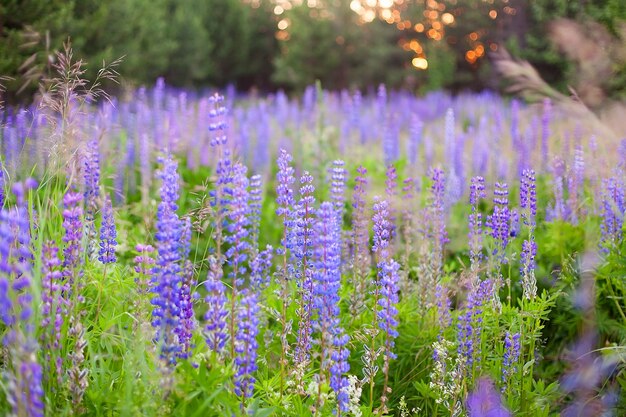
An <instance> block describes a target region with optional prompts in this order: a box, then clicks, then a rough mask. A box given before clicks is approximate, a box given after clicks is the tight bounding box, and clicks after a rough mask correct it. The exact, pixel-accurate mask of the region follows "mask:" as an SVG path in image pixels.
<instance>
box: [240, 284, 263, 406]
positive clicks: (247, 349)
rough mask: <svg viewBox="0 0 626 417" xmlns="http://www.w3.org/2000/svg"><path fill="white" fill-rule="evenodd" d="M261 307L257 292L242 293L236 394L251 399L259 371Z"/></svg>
mask: <svg viewBox="0 0 626 417" xmlns="http://www.w3.org/2000/svg"><path fill="white" fill-rule="evenodd" d="M258 316H259V305H258V295H257V293H256V292H254V291H251V290H250V289H246V290H244V291H243V292H242V298H241V302H240V305H239V312H238V315H237V319H238V322H239V326H238V329H237V334H236V335H235V394H236V395H239V396H242V397H245V398H250V397H252V394H253V390H254V382H255V378H254V376H253V373H254V372H255V371H256V369H257V365H256V357H257V349H258V347H259V345H258V343H257V340H256V337H257V335H258V333H259V317H258Z"/></svg>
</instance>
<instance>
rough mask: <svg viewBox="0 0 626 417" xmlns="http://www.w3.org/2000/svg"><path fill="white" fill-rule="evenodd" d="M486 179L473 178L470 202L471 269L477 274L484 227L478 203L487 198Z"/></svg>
mask: <svg viewBox="0 0 626 417" xmlns="http://www.w3.org/2000/svg"><path fill="white" fill-rule="evenodd" d="M485 197H486V194H485V179H484V178H483V177H481V176H476V177H473V178H472V183H471V185H470V197H469V202H470V205H471V210H472V212H471V213H470V215H469V218H468V224H469V234H468V237H469V242H470V261H471V269H472V271H474V272H475V273H476V271H477V270H478V267H479V263H480V260H481V258H482V245H483V242H482V237H483V225H482V214H481V213H480V212H479V211H478V202H479V200H480V199H481V198H485Z"/></svg>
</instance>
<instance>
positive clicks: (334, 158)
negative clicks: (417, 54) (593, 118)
mask: <svg viewBox="0 0 626 417" xmlns="http://www.w3.org/2000/svg"><path fill="white" fill-rule="evenodd" d="M76 79H77V78H76ZM72 80H75V79H74V78H72V77H71V76H70V77H69V78H66V79H64V80H63V79H61V80H60V81H59V82H58V83H57V84H55V88H53V89H50V90H48V92H47V95H44V96H43V97H42V99H41V100H39V101H37V102H35V104H33V105H32V106H30V107H27V108H21V109H15V108H6V109H4V114H3V120H4V122H3V126H2V142H1V151H2V152H1V161H2V174H3V175H2V188H1V190H2V191H3V193H2V202H1V204H2V207H3V208H2V211H1V212H0V239H1V240H2V243H1V244H0V259H1V262H0V319H1V320H0V332H1V333H2V337H3V341H4V343H3V349H2V355H1V358H0V363H1V364H2V372H3V378H2V388H3V389H2V393H3V394H2V396H1V397H0V409H1V410H2V414H3V415H11V416H18V417H27V416H28V417H31V416H34V417H36V416H44V415H45V416H170V415H171V416H246V415H252V416H309V415H310V416H331V415H336V416H363V417H367V416H383V415H389V416H391V415H393V416H451V417H452V416H471V417H479V416H481V417H487V416H489V417H495V416H537V417H540V416H546V417H548V416H558V415H561V416H620V415H625V414H626V403H625V402H624V399H623V396H622V395H620V393H621V391H622V390H623V389H624V388H626V374H625V372H624V354H625V351H624V345H625V340H626V337H625V336H626V315H625V311H626V302H625V301H624V296H625V294H626V282H625V281H624V276H625V274H626V262H624V258H623V256H622V252H623V250H624V249H625V248H624V242H623V223H624V213H625V211H626V200H625V195H624V187H625V183H624V181H625V177H624V175H625V170H626V142H621V141H620V140H619V138H616V137H614V136H612V135H609V134H607V132H606V131H604V130H601V129H597V126H596V125H595V124H593V123H587V122H586V121H585V119H584V118H581V117H573V116H572V115H571V114H570V113H568V112H567V109H566V108H565V107H563V106H560V105H559V103H558V102H552V101H551V100H550V99H544V100H543V101H540V102H538V103H534V104H527V103H524V102H522V101H520V100H518V99H515V98H510V97H502V96H500V95H498V94H496V93H491V92H484V93H480V94H473V93H472V94H470V93H467V94H460V95H457V96H451V95H449V94H448V93H444V92H434V93H429V94H428V95H426V96H416V95H414V94H412V93H410V92H404V91H387V90H386V89H385V87H384V86H383V85H381V86H380V87H378V89H376V90H374V91H370V92H369V93H360V92H348V91H338V92H334V91H326V90H323V89H322V88H321V87H320V86H319V85H318V86H312V87H309V88H307V89H306V91H305V92H304V94H303V95H302V96H294V97H290V96H287V95H286V94H284V93H281V92H279V93H276V94H271V95H267V96H254V95H251V96H241V95H237V94H236V93H235V92H234V91H227V92H226V93H225V95H221V94H220V93H215V92H207V93H206V94H200V93H192V92H186V91H182V90H176V89H173V88H169V87H167V86H166V85H164V83H163V82H159V83H157V85H156V86H154V87H152V88H140V89H137V90H134V91H132V92H130V93H129V94H127V95H126V96H125V97H121V98H119V99H115V98H113V99H110V100H101V101H99V102H92V101H91V100H89V95H88V94H85V92H84V91H85V90H84V89H83V87H84V86H83V85H79V84H76V83H72V82H70V81H72Z"/></svg>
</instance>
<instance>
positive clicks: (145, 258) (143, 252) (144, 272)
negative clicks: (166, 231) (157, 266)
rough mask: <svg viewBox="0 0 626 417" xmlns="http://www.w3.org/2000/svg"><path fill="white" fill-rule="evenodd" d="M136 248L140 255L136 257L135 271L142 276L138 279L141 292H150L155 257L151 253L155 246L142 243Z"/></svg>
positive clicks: (142, 293)
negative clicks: (150, 279) (150, 278)
mask: <svg viewBox="0 0 626 417" xmlns="http://www.w3.org/2000/svg"><path fill="white" fill-rule="evenodd" d="M135 250H136V251H137V252H138V253H139V255H138V256H136V257H135V259H134V263H135V272H136V273H137V274H139V276H140V278H139V280H137V281H136V283H137V286H138V289H139V294H141V295H144V294H147V292H148V287H149V286H150V282H149V280H146V278H149V277H151V276H152V275H153V270H152V269H153V266H152V265H154V258H153V257H152V256H151V254H152V253H153V252H154V247H152V246H151V245H143V244H141V243H139V244H137V246H135Z"/></svg>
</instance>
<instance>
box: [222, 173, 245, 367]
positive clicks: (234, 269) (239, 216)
mask: <svg viewBox="0 0 626 417" xmlns="http://www.w3.org/2000/svg"><path fill="white" fill-rule="evenodd" d="M233 171H234V175H233V187H232V201H231V205H230V209H229V211H228V226H227V232H228V233H227V235H226V238H225V241H226V243H228V244H229V245H230V247H229V248H228V250H227V251H226V253H225V255H226V259H227V260H228V263H229V264H230V266H231V268H230V271H229V273H228V276H229V278H230V279H231V311H230V322H229V332H230V337H231V341H232V343H231V357H234V353H235V339H234V335H235V323H236V318H237V314H236V313H237V312H236V311H234V309H235V302H234V300H236V299H237V296H238V293H239V288H240V287H241V286H242V285H243V281H244V280H243V277H245V276H246V272H247V269H246V266H245V262H246V260H247V253H248V250H249V247H250V243H249V242H248V236H249V230H248V228H249V221H250V219H249V216H248V214H249V212H250V206H249V204H248V199H249V194H248V178H247V177H246V172H247V168H246V167H245V166H244V165H241V164H239V163H237V164H235V166H234V168H233Z"/></svg>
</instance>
